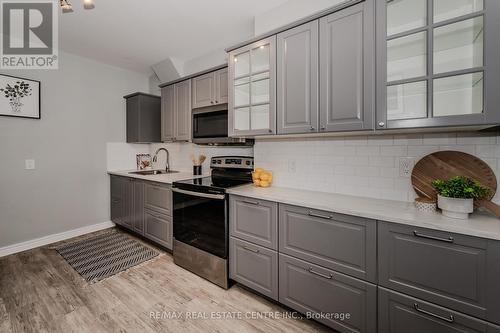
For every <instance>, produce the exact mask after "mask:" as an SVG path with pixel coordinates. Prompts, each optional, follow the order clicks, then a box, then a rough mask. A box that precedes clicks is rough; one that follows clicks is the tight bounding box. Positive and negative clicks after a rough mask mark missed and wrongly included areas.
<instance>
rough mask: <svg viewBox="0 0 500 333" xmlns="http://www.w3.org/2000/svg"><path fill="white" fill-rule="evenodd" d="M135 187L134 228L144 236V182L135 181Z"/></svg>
mask: <svg viewBox="0 0 500 333" xmlns="http://www.w3.org/2000/svg"><path fill="white" fill-rule="evenodd" d="M133 187H134V188H133V191H134V192H133V193H134V194H133V196H134V202H133V206H132V207H133V208H132V226H133V228H134V231H135V232H137V233H138V234H140V235H144V182H142V181H140V180H138V179H134V181H133Z"/></svg>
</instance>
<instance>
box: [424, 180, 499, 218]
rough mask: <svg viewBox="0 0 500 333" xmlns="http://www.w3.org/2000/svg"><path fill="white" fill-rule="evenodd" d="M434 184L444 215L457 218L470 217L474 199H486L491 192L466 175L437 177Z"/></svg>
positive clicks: (439, 205)
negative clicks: (447, 177) (445, 177)
mask: <svg viewBox="0 0 500 333" xmlns="http://www.w3.org/2000/svg"><path fill="white" fill-rule="evenodd" d="M432 186H434V188H435V189H436V191H437V193H438V207H439V208H440V209H441V210H442V212H443V215H445V216H448V217H451V218H456V219H468V218H469V214H470V213H472V212H473V211H474V199H477V200H480V199H485V198H487V197H488V196H489V195H490V194H491V190H490V189H489V188H487V187H484V186H482V185H481V184H479V183H478V182H476V181H474V180H472V179H469V178H467V177H464V176H457V177H453V178H450V179H448V180H441V179H437V180H435V181H433V182H432Z"/></svg>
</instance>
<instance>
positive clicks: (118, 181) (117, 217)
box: [110, 176, 128, 225]
mask: <svg viewBox="0 0 500 333" xmlns="http://www.w3.org/2000/svg"><path fill="white" fill-rule="evenodd" d="M127 183H128V179H127V178H124V177H117V176H111V178H110V187H111V221H112V222H114V223H116V224H118V225H122V224H123V220H124V219H125V214H126V211H125V204H126V202H125V186H126V184H127Z"/></svg>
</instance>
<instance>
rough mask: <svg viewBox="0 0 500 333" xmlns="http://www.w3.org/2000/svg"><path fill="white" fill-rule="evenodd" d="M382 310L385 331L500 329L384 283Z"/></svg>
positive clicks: (496, 332)
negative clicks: (391, 289) (402, 292)
mask: <svg viewBox="0 0 500 333" xmlns="http://www.w3.org/2000/svg"><path fill="white" fill-rule="evenodd" d="M378 313H379V315H378V331H379V332H381V333H401V332H404V333H423V332H425V333H459V332H460V333H500V326H495V325H492V324H489V323H487V322H485V321H482V320H479V319H476V318H473V317H469V316H467V315H464V314H461V313H458V312H455V311H452V310H449V309H447V308H444V307H441V306H438V305H434V304H431V303H428V302H424V301H422V300H420V299H417V298H413V297H409V296H406V295H403V294H400V293H397V292H394V291H390V290H388V289H385V288H382V287H379V288H378Z"/></svg>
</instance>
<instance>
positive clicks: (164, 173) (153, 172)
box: [129, 170, 179, 176]
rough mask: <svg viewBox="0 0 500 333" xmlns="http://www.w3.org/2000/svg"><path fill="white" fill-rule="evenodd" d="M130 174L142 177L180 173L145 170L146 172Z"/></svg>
mask: <svg viewBox="0 0 500 333" xmlns="http://www.w3.org/2000/svg"><path fill="white" fill-rule="evenodd" d="M129 173H130V174H133V175H141V176H154V175H166V174H171V173H179V171H173V170H169V171H166V170H144V171H134V172H129Z"/></svg>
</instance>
